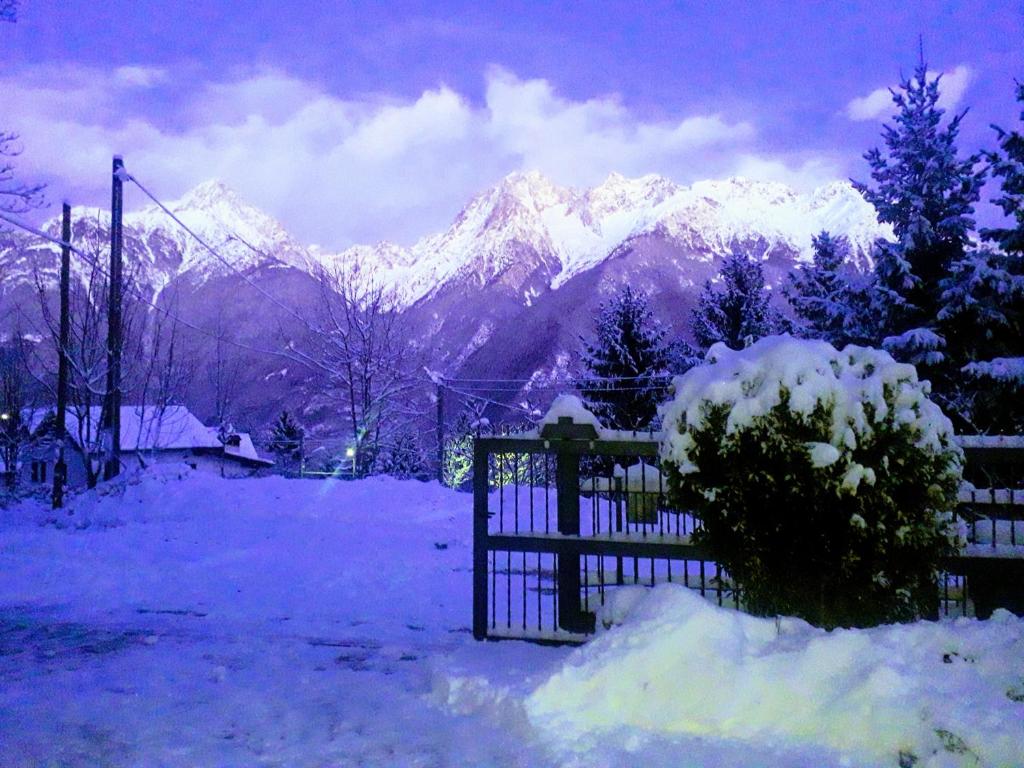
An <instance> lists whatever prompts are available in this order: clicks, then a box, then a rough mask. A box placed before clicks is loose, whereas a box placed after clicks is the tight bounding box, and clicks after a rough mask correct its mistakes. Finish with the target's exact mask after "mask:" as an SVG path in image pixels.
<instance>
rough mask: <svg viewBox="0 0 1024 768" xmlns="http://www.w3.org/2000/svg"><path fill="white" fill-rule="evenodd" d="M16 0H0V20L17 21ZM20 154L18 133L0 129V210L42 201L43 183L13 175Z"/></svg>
mask: <svg viewBox="0 0 1024 768" xmlns="http://www.w3.org/2000/svg"><path fill="white" fill-rule="evenodd" d="M17 18H18V0H0V21H9V22H14V21H17ZM20 154H21V145H20V144H19V143H18V134H16V133H11V132H10V131H5V130H0V211H6V212H7V213H24V212H25V211H27V210H30V209H32V208H38V207H39V206H40V205H41V204H42V202H43V187H44V185H43V184H24V183H22V182H19V181H18V180H17V178H16V177H15V175H14V158H15V157H17V156H18V155H20Z"/></svg>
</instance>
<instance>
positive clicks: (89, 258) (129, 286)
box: [0, 211, 304, 364]
mask: <svg viewBox="0 0 1024 768" xmlns="http://www.w3.org/2000/svg"><path fill="white" fill-rule="evenodd" d="M0 219H3V220H4V221H6V222H8V223H9V224H12V225H13V226H15V227H18V228H19V229H23V230H24V231H26V232H28V233H30V234H32V235H35V236H36V237H39V238H41V239H43V240H46V241H48V242H50V243H52V244H53V245H56V246H59V247H61V248H64V247H67V248H68V250H69V251H70V252H71V253H74V254H75V255H76V256H78V257H80V258H81V259H83V260H84V261H85V262H86V263H87V264H88V265H89V266H90V267H92V268H93V269H95V270H96V271H97V272H99V273H100V274H101V275H103V276H104V277H105V278H106V279H107V280H109V279H110V272H109V270H107V269H105V268H104V267H103V266H102V265H101V264H100V263H99V261H98V260H97V259H96V258H95V257H94V256H93V255H92V254H88V253H86V252H85V251H83V250H81V249H80V248H78V247H76V246H75V245H73V244H72V243H69V242H66V241H64V240H61V239H59V238H56V237H53V236H52V235H49V234H47V233H46V232H43V231H42V230H40V229H36V228H35V227H33V226H31V225H28V224H25V223H24V222H22V221H19V220H18V219H15V218H14V217H12V216H9V215H7V214H5V213H4V212H2V211H0ZM122 287H123V288H124V289H125V290H127V291H128V292H129V293H131V294H133V295H134V296H135V297H136V298H137V299H139V300H140V301H142V302H143V303H144V304H146V305H147V306H149V307H151V308H152V309H154V310H156V311H157V312H160V313H161V314H163V315H164V316H165V317H167V318H169V319H171V320H174V321H175V322H177V323H180V324H181V325H182V326H184V327H186V328H189V329H191V330H193V331H195V332H196V333H199V334H202V335H203V336H206V337H208V338H211V339H213V340H215V341H220V342H223V343H225V344H228V345H230V346H233V347H237V348H239V349H244V350H246V351H249V352H255V353H257V354H263V355H273V356H276V357H283V358H284V359H286V360H290V361H292V362H296V363H301V364H304V363H302V361H301V360H300V359H298V358H297V357H295V356H294V355H289V354H287V353H286V352H281V351H279V350H273V349H263V348H260V347H254V346H252V345H250V344H245V343H243V342H240V341H235V340H234V339H231V338H229V337H227V336H223V335H219V334H215V333H213V332H212V331H208V330H206V329H205V328H201V327H200V326H198V325H195V324H194V323H191V322H189V321H188V320H186V319H184V318H183V317H181V316H180V315H178V314H176V313H174V312H171V311H170V310H169V309H167V308H166V307H161V306H160V305H159V304H157V303H155V302H154V301H153V300H151V299H150V298H149V297H148V296H146V294H144V293H143V292H142V291H140V290H139V289H138V288H136V287H135V285H134V284H133V283H131V282H130V281H126V282H123V284H122Z"/></svg>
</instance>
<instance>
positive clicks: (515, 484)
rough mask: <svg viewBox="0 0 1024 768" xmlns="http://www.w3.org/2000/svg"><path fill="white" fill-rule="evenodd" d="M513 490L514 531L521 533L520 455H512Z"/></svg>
mask: <svg viewBox="0 0 1024 768" xmlns="http://www.w3.org/2000/svg"><path fill="white" fill-rule="evenodd" d="M512 490H513V491H514V493H515V498H514V499H513V500H512V509H513V518H514V520H515V523H514V530H515V532H516V533H519V454H518V453H513V454H512Z"/></svg>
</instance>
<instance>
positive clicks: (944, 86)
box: [846, 64, 974, 121]
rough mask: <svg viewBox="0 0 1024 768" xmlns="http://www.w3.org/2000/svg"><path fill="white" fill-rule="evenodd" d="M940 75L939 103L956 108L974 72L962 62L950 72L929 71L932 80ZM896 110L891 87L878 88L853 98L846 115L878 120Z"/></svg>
mask: <svg viewBox="0 0 1024 768" xmlns="http://www.w3.org/2000/svg"><path fill="white" fill-rule="evenodd" d="M940 75H941V77H942V80H941V81H940V82H939V102H938V105H939V106H940V107H942V108H943V109H946V110H951V109H955V108H956V105H957V104H959V103H960V100H961V99H962V98H963V95H964V93H965V92H966V91H967V87H968V86H969V85H970V84H971V80H972V78H973V76H974V72H973V70H972V69H971V68H970V67H968V66H967V65H966V64H961V65H959V66H957V67H956V68H954V69H953V70H951V71H949V72H943V73H939V72H932V71H929V72H928V78H929V79H930V80H931V79H934V78H936V77H939V76H940ZM892 87H893V88H895V86H892ZM895 112H896V105H895V104H893V101H892V92H891V91H890V90H889V87H885V88H876V89H875V90H873V91H872V92H871V93H869V94H868V95H867V96H858V97H857V98H854V99H851V100H850V101H849V103H848V104H847V105H846V116H847V117H848V118H850V119H851V120H858V121H859V120H876V119H879V118H886V117H889V116H890V115H892V114H895Z"/></svg>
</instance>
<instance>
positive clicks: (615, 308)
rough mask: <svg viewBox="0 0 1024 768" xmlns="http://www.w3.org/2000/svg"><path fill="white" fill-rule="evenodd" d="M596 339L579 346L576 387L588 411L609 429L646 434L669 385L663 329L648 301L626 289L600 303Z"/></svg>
mask: <svg viewBox="0 0 1024 768" xmlns="http://www.w3.org/2000/svg"><path fill="white" fill-rule="evenodd" d="M594 319H595V325H596V328H595V330H596V337H595V338H594V339H593V341H587V340H586V339H581V341H582V342H583V351H582V358H583V365H584V366H585V367H586V372H585V373H584V374H583V376H582V377H580V380H579V382H578V387H579V390H580V392H581V394H582V395H583V399H584V401H585V402H586V404H587V407H588V408H589V409H590V410H591V411H593V412H594V413H595V414H596V415H597V416H598V417H599V418H600V419H601V421H602V423H603V424H604V425H605V426H608V427H612V428H613V429H646V428H647V427H648V425H650V423H651V419H652V418H654V416H655V414H656V412H657V406H658V402H659V399H660V396H661V395H662V394H664V392H665V387H666V386H667V384H668V381H667V373H668V368H669V362H670V351H669V347H668V346H667V345H666V344H665V343H664V340H665V336H666V333H667V332H666V330H665V328H664V327H663V326H662V325H661V323H660V322H658V320H657V319H656V318H655V317H654V315H653V313H652V312H651V310H650V307H649V306H648V303H647V296H646V295H644V294H643V293H642V292H640V291H637V290H634V289H633V288H632V287H630V286H629V285H626V286H624V287H623V288H622V290H621V291H620V292H619V294H618V295H617V296H615V298H613V299H612V300H611V301H610V302H608V303H606V304H602V305H601V308H600V309H599V310H598V313H597V316H596V317H595V318H594Z"/></svg>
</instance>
